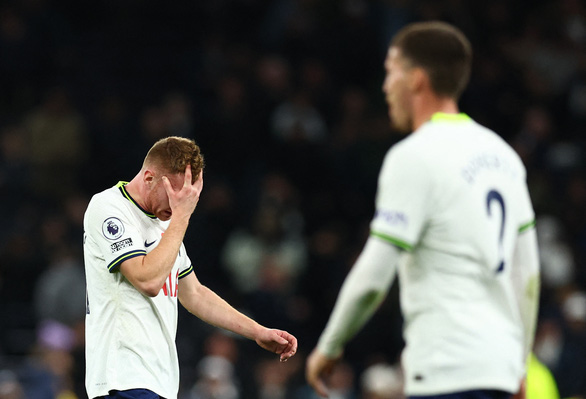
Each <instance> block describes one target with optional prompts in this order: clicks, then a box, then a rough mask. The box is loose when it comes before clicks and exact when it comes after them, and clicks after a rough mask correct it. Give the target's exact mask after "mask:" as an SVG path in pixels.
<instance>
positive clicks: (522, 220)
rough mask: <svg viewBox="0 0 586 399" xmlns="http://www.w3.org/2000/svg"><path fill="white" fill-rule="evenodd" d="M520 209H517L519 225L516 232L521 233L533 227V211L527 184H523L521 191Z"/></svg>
mask: <svg viewBox="0 0 586 399" xmlns="http://www.w3.org/2000/svg"><path fill="white" fill-rule="evenodd" d="M521 197H522V198H521V209H520V211H519V226H518V232H519V234H522V233H524V232H526V231H528V230H532V229H533V228H535V211H534V210H533V205H532V203H531V198H530V196H529V189H528V188H527V185H524V186H523V189H522V191H521Z"/></svg>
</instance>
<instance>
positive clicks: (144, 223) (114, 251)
mask: <svg viewBox="0 0 586 399" xmlns="http://www.w3.org/2000/svg"><path fill="white" fill-rule="evenodd" d="M124 186H125V183H123V182H120V183H118V185H116V186H114V187H112V188H109V189H107V190H105V191H103V192H101V193H99V194H96V195H94V196H93V198H92V199H91V201H90V203H89V206H88V208H87V210H86V213H85V217H84V231H85V233H84V258H85V270H86V284H87V301H86V305H87V311H86V330H85V331H86V389H87V392H88V396H89V397H90V398H94V397H96V396H103V395H107V394H108V392H109V391H110V390H113V389H115V390H126V389H134V388H144V389H149V390H151V391H153V392H155V393H157V394H158V395H160V396H163V397H165V398H176V397H177V392H178V390H179V362H178V359H177V349H176V346H175V336H176V331H177V288H178V281H179V279H180V278H182V277H184V276H186V275H188V274H189V273H190V272H192V271H193V267H192V265H191V262H190V260H189V258H188V257H187V254H186V252H185V247H184V246H183V244H182V245H181V248H180V250H179V254H178V256H177V259H176V261H175V264H174V266H173V269H172V271H171V273H170V274H169V277H168V278H167V280H166V282H165V285H164V286H163V287H161V291H160V292H159V295H157V296H156V297H154V298H150V297H148V296H145V295H143V294H141V293H140V292H139V291H138V290H137V289H136V288H134V286H133V285H132V284H131V283H130V282H129V281H128V280H127V279H126V278H125V277H124V276H123V275H122V274H121V273H120V272H119V266H120V264H121V263H122V262H123V261H124V260H126V259H130V258H132V257H136V256H143V255H146V254H147V253H149V252H150V251H152V250H153V248H155V247H156V246H157V245H158V243H159V242H160V240H161V237H162V235H163V233H164V232H165V230H166V228H167V226H168V222H162V221H160V220H159V219H157V218H156V217H155V216H154V215H152V214H149V213H147V212H146V211H144V210H143V209H142V208H141V207H140V206H139V205H138V204H137V203H136V202H135V201H134V200H133V199H132V197H130V195H128V192H127V191H126V189H125V187H124Z"/></svg>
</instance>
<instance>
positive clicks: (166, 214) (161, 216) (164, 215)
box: [157, 211, 172, 222]
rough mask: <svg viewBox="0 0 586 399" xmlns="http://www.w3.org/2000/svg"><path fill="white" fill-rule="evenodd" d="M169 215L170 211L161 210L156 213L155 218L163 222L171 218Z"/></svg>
mask: <svg viewBox="0 0 586 399" xmlns="http://www.w3.org/2000/svg"><path fill="white" fill-rule="evenodd" d="M171 216H172V212H171V211H162V212H159V213H158V214H157V218H159V220H162V221H163V222H166V221H167V220H169V219H171Z"/></svg>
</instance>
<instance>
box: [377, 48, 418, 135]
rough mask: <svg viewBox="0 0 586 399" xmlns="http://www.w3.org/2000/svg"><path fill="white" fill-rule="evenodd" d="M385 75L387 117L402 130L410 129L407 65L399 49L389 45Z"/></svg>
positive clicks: (410, 116) (384, 88) (407, 130)
mask: <svg viewBox="0 0 586 399" xmlns="http://www.w3.org/2000/svg"><path fill="white" fill-rule="evenodd" d="M385 69H386V76H385V81H384V83H383V92H384V93H385V99H386V100H387V105H388V107H389V118H390V119H391V123H392V125H393V126H394V127H395V128H396V129H398V130H399V131H402V132H410V131H411V129H412V115H411V107H410V105H409V104H410V102H411V93H410V91H409V84H408V78H409V71H410V69H409V67H408V64H407V62H406V61H405V59H404V58H403V57H402V56H401V51H400V50H399V49H398V48H396V47H391V48H390V49H389V52H388V53H387V58H386V60H385Z"/></svg>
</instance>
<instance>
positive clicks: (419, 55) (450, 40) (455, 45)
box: [391, 21, 472, 100]
mask: <svg viewBox="0 0 586 399" xmlns="http://www.w3.org/2000/svg"><path fill="white" fill-rule="evenodd" d="M391 47H396V48H398V49H399V50H400V51H401V55H402V57H403V58H405V60H407V61H408V62H410V63H411V64H412V66H415V67H420V68H423V69H424V70H425V72H427V75H428V76H429V80H430V83H431V87H432V89H433V90H434V91H435V92H436V93H437V94H439V95H443V96H447V97H451V98H453V99H455V100H457V99H458V98H459V97H460V95H461V94H462V92H463V91H464V89H465V87H466V85H467V84H468V80H469V79H470V68H471V64H472V46H471V45H470V42H469V41H468V39H467V38H466V36H465V35H464V33H462V32H461V31H460V30H459V29H458V28H456V27H454V26H452V25H450V24H447V23H445V22H437V21H432V22H416V23H412V24H409V25H407V26H405V27H404V28H402V29H401V30H400V31H399V32H398V33H397V34H396V35H395V37H394V38H393V40H392V42H391Z"/></svg>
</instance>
